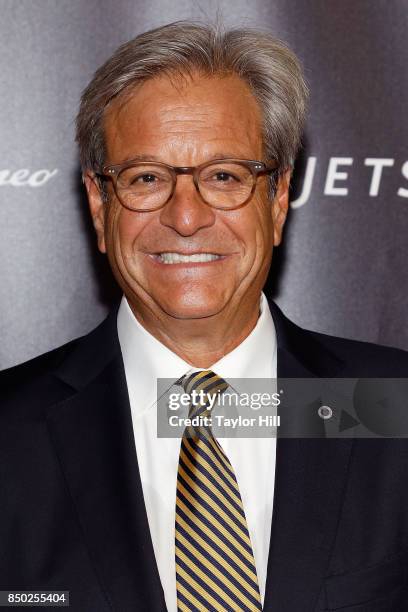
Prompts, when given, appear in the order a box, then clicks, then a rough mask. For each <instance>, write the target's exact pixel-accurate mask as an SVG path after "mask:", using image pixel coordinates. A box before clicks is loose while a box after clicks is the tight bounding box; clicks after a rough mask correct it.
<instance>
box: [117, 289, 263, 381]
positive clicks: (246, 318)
mask: <svg viewBox="0 0 408 612" xmlns="http://www.w3.org/2000/svg"><path fill="white" fill-rule="evenodd" d="M259 301H260V298H259V296H258V298H257V299H256V300H254V301H253V303H252V304H251V305H248V306H247V308H246V309H243V308H241V307H240V308H239V314H240V316H239V317H237V309H234V311H232V312H231V309H229V310H228V311H227V312H224V311H223V312H221V313H218V314H217V315H214V316H211V317H203V318H201V319H200V318H198V319H176V318H174V317H168V316H167V315H164V316H157V314H154V313H153V312H152V311H149V310H148V309H143V308H140V307H137V308H136V306H135V305H134V304H132V303H131V302H130V301H129V305H130V307H131V309H132V312H133V314H134V316H135V317H136V319H137V320H138V321H139V323H140V324H141V325H143V327H144V328H145V329H146V330H147V331H148V332H149V333H150V334H152V336H154V337H155V338H156V339H157V340H159V342H161V343H162V344H164V345H165V346H166V347H167V348H168V349H170V350H171V351H172V352H173V353H175V354H176V355H178V356H179V357H181V359H183V360H184V361H186V362H187V363H189V364H190V365H191V366H193V367H196V368H204V369H206V368H209V367H210V366H211V365H212V364H214V363H216V362H217V361H219V360H220V359H221V358H222V357H223V356H224V355H226V354H227V353H230V352H231V351H232V350H234V348H236V347H237V346H238V345H239V344H241V342H243V340H245V338H246V337H247V336H248V335H249V334H250V333H251V331H252V330H253V329H254V327H255V325H256V322H257V320H258V317H259ZM138 306H139V305H138Z"/></svg>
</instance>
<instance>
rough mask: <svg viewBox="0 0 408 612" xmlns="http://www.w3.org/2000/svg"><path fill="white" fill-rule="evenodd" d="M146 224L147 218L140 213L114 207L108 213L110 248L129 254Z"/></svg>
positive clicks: (124, 254)
mask: <svg viewBox="0 0 408 612" xmlns="http://www.w3.org/2000/svg"><path fill="white" fill-rule="evenodd" d="M146 224H147V219H146V218H143V217H140V214H138V213H134V212H132V211H129V210H126V209H124V208H123V207H115V208H113V209H112V211H111V212H110V214H109V215H108V234H109V242H110V246H111V250H112V249H113V250H114V251H115V252H116V253H122V255H123V256H129V255H131V253H132V252H133V251H134V250H135V247H136V244H137V242H138V240H139V237H140V236H141V233H142V232H143V230H144V226H145V225H146Z"/></svg>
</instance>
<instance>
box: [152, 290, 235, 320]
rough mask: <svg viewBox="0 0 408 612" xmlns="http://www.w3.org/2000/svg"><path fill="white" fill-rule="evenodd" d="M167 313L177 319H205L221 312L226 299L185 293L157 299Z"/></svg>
mask: <svg viewBox="0 0 408 612" xmlns="http://www.w3.org/2000/svg"><path fill="white" fill-rule="evenodd" d="M157 302H158V304H159V305H160V307H161V308H162V310H164V312H165V313H166V314H168V315H169V316H171V317H174V318H175V319H204V318H207V317H212V316H215V315H217V314H218V313H219V312H221V311H222V310H223V309H224V307H225V304H226V300H225V299H222V298H221V296H215V295H214V294H212V295H208V294H207V295H203V294H201V293H200V294H199V295H197V294H196V293H195V294H191V293H185V294H184V295H182V296H177V295H172V296H171V299H169V300H168V299H164V300H157Z"/></svg>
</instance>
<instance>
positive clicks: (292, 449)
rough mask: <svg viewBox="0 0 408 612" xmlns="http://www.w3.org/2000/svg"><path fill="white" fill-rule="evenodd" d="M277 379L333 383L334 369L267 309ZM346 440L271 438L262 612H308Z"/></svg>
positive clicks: (310, 341) (336, 501) (341, 479)
mask: <svg viewBox="0 0 408 612" xmlns="http://www.w3.org/2000/svg"><path fill="white" fill-rule="evenodd" d="M270 307H271V312H272V316H273V319H274V324H275V328H276V333H277V341H278V378H302V377H310V376H322V377H323V376H326V377H334V376H336V374H337V373H338V372H339V371H340V370H341V366H342V364H341V362H339V360H338V359H337V358H336V357H335V356H334V355H332V354H331V353H330V352H329V351H328V350H327V349H326V348H325V347H323V346H322V345H320V343H318V342H317V340H315V337H314V336H312V335H311V334H310V333H309V332H306V331H303V330H301V329H300V328H298V327H297V326H295V325H293V324H292V323H291V322H290V321H288V320H287V319H286V318H285V317H284V315H283V314H282V313H281V312H280V310H279V309H278V308H277V306H276V305H275V304H273V303H271V304H270ZM351 447H352V440H336V439H314V438H293V439H289V438H278V441H277V454H276V478H275V491H274V508H273V519H272V532H271V542H270V551H269V561H268V573H267V583H266V593H265V604H264V610H265V611H268V612H274V611H275V610H279V611H280V612H293V610H313V609H314V608H315V606H316V604H317V601H318V599H319V594H320V589H321V585H322V578H323V577H324V575H325V572H326V568H327V565H328V561H329V556H330V551H331V548H332V545H333V542H334V538H335V534H336V527H337V522H338V518H339V513H340V510H341V502H342V496H343V490H344V486H345V483H346V478H347V472H348V464H349V458H350V452H351Z"/></svg>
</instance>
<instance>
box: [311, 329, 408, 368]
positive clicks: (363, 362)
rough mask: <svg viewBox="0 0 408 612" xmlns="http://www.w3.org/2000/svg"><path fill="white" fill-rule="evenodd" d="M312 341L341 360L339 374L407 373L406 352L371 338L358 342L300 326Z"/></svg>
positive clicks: (407, 356) (407, 358) (407, 359)
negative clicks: (342, 363) (370, 340)
mask: <svg viewBox="0 0 408 612" xmlns="http://www.w3.org/2000/svg"><path fill="white" fill-rule="evenodd" d="M304 331H306V333H307V334H309V335H310V337H312V338H313V339H314V340H315V341H317V342H318V343H319V344H321V345H323V346H324V347H325V348H326V349H328V350H329V351H331V352H332V353H334V354H335V355H336V356H337V357H338V358H339V359H340V360H342V361H343V362H344V365H345V372H346V373H344V374H343V376H353V372H357V371H358V372H359V374H358V375H359V376H362V377H363V376H367V377H387V378H388V377H395V378H399V377H405V376H408V352H407V351H404V350H402V349H398V348H394V347H390V346H383V345H381V344H375V343H372V342H362V341H359V340H351V339H348V338H341V337H339V336H330V335H328V334H322V333H320V332H314V331H309V330H304Z"/></svg>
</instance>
